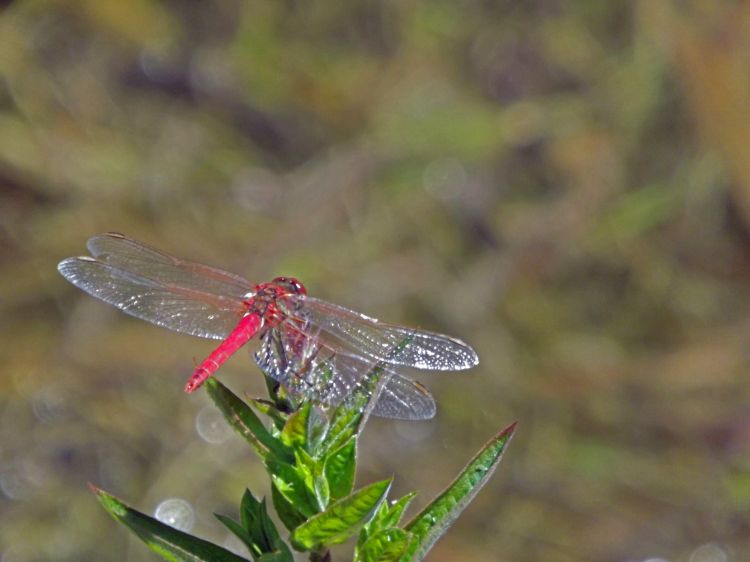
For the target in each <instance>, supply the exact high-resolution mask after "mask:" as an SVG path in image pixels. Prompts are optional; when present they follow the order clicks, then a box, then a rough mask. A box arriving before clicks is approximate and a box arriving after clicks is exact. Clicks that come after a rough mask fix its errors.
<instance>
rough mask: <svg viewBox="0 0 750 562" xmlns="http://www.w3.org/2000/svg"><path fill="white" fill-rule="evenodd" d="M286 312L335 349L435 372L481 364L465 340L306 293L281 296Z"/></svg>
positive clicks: (280, 300)
mask: <svg viewBox="0 0 750 562" xmlns="http://www.w3.org/2000/svg"><path fill="white" fill-rule="evenodd" d="M279 302H280V304H281V305H282V306H283V307H284V311H285V312H286V313H287V314H288V315H289V316H292V317H295V318H297V319H299V320H300V321H304V322H307V323H308V324H309V326H310V327H311V328H314V329H316V330H319V332H320V335H319V338H320V339H321V340H322V341H324V342H325V343H326V344H327V345H329V346H330V347H331V348H332V349H345V350H349V351H350V352H351V353H353V354H356V355H364V356H366V357H369V358H371V359H375V360H377V361H384V362H386V363H389V364H391V365H402V366H406V367H414V368H416V369H428V370H435V371H457V370H462V369H468V368H470V367H473V366H475V365H477V364H478V363H479V358H478V357H477V354H476V352H475V351H474V350H473V349H472V348H471V347H470V346H469V345H468V344H466V343H464V342H462V341H461V340H458V339H456V338H452V337H450V336H445V335H443V334H436V333H434V332H428V331H424V330H417V329H411V328H406V327H403V326H396V325H393V324H386V323H384V322H380V321H378V320H376V319H374V318H370V317H369V316H365V315H364V314H360V313H357V312H354V311H352V310H349V309H347V308H344V307H342V306H338V305H335V304H332V303H329V302H326V301H322V300H319V299H316V298H312V297H307V296H303V295H290V296H287V297H283V298H281V299H279Z"/></svg>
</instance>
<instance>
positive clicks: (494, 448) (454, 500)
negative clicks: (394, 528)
mask: <svg viewBox="0 0 750 562" xmlns="http://www.w3.org/2000/svg"><path fill="white" fill-rule="evenodd" d="M516 423H517V422H513V423H512V424H511V425H509V426H508V427H506V428H505V429H503V430H502V431H500V432H499V433H498V434H497V435H495V436H494V437H493V438H492V439H490V440H489V441H488V442H487V443H485V445H484V446H483V447H482V448H481V449H480V450H479V452H478V453H477V454H476V455H475V456H474V458H473V459H471V460H470V461H469V463H468V464H467V465H466V467H465V468H464V469H463V471H462V472H461V473H460V474H459V475H458V477H457V478H456V479H455V480H454V481H453V483H452V484H451V485H450V486H448V487H447V488H446V489H445V490H444V491H443V493H442V494H440V495H439V496H438V497H437V498H435V499H434V500H433V501H432V502H431V503H430V504H429V505H428V506H427V507H425V508H424V509H423V510H422V511H421V512H420V513H419V514H417V515H416V516H415V517H414V518H413V519H412V520H411V521H410V522H409V523H408V524H407V525H406V527H405V529H406V530H407V531H409V532H410V533H412V534H413V535H414V539H413V540H412V541H411V542H410V543H409V546H408V549H407V552H406V553H405V555H404V556H403V557H402V558H401V561H400V562H418V561H420V560H423V559H424V557H425V556H426V555H427V552H428V551H429V550H430V549H431V548H432V546H433V545H434V544H435V542H436V541H437V540H438V539H439V538H440V537H441V536H443V534H444V533H445V532H446V531H447V530H448V528H449V527H450V526H451V525H452V524H453V522H454V521H455V520H456V518H457V517H458V516H459V515H461V513H462V512H463V510H464V509H465V508H466V506H467V505H469V503H471V501H472V500H473V499H474V497H475V496H476V495H477V493H478V492H479V490H481V489H482V487H483V486H484V485H485V484H486V483H487V481H488V480H489V479H490V476H492V474H493V473H494V472H495V469H496V468H497V466H498V464H499V463H500V460H501V459H502V456H503V452H505V448H506V447H507V445H508V443H509V442H510V439H511V438H512V437H513V433H514V431H515V429H516Z"/></svg>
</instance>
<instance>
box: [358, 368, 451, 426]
mask: <svg viewBox="0 0 750 562" xmlns="http://www.w3.org/2000/svg"><path fill="white" fill-rule="evenodd" d="M436 410H437V407H436V406H435V400H434V399H433V398H432V394H430V391H429V390H427V389H426V388H425V387H424V386H422V385H421V384H420V383H418V382H417V381H413V380H411V379H409V378H407V377H403V376H401V375H399V374H398V373H393V372H392V373H391V374H390V377H389V379H388V381H387V382H386V383H385V385H384V386H383V390H381V391H380V396H379V397H378V401H377V402H376V403H375V408H373V410H372V414H373V415H376V416H378V417H381V418H393V419H397V420H429V419H431V418H434V417H435V411H436Z"/></svg>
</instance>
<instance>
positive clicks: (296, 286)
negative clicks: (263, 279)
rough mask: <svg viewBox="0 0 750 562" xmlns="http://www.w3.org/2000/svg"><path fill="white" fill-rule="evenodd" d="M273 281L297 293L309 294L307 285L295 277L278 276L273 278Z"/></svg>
mask: <svg viewBox="0 0 750 562" xmlns="http://www.w3.org/2000/svg"><path fill="white" fill-rule="evenodd" d="M273 283H274V284H276V285H279V286H281V287H282V288H283V289H285V290H286V291H288V292H290V293H292V294H295V295H306V294H307V290H306V289H305V286H304V285H303V284H302V283H300V282H299V281H298V280H297V279H295V278H294V277H277V278H276V279H274V280H273Z"/></svg>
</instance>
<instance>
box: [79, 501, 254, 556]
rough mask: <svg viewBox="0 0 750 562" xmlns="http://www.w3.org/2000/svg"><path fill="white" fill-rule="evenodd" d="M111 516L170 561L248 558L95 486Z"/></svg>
mask: <svg viewBox="0 0 750 562" xmlns="http://www.w3.org/2000/svg"><path fill="white" fill-rule="evenodd" d="M92 490H93V491H94V493H95V494H96V495H97V497H98V499H99V502H100V503H101V504H102V506H104V509H106V510H107V511H108V512H109V514H110V515H112V517H114V518H115V519H116V520H117V521H119V522H120V523H122V524H123V525H125V526H126V527H128V528H129V529H130V530H131V531H132V532H133V533H135V534H136V535H137V536H138V538H139V539H141V540H142V541H143V542H144V543H146V546H148V547H149V548H150V549H151V550H152V551H154V552H155V553H156V554H158V555H159V556H161V557H162V558H164V559H165V560H169V561H170V562H247V560H246V559H245V558H241V557H239V556H237V555H236V554H233V553H231V552H229V551H228V550H225V549H223V548H221V547H220V546H217V545H215V544H213V543H210V542H208V541H204V540H203V539H199V538H198V537H194V536H192V535H189V534H187V533H183V532H182V531H178V530H177V529H175V528H174V527H170V526H169V525H166V524H164V523H162V522H161V521H157V520H156V519H154V518H152V517H149V516H148V515H144V514H143V513H141V512H139V511H136V510H135V509H132V508H131V507H129V506H127V505H126V504H124V503H122V502H121V501H120V500H118V499H117V498H115V497H114V496H111V495H109V494H108V493H106V492H104V491H103V490H99V489H97V488H94V487H93V486H92Z"/></svg>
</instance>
